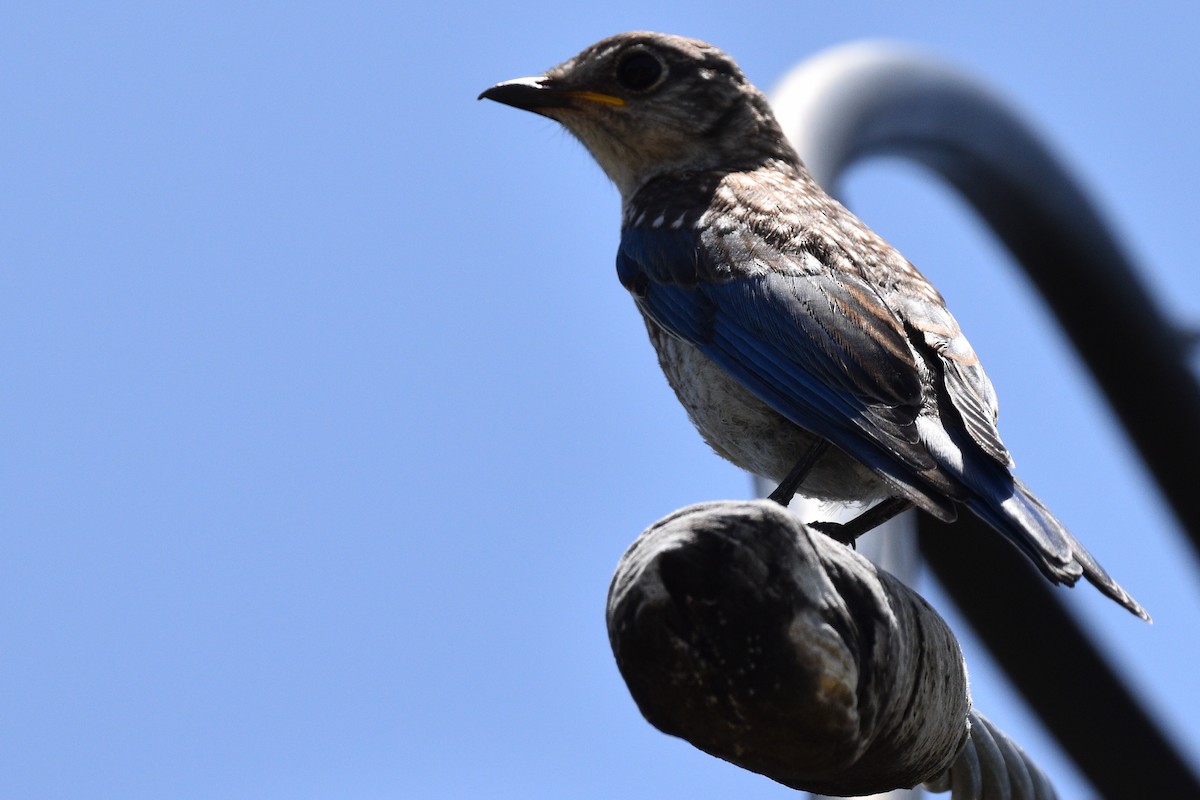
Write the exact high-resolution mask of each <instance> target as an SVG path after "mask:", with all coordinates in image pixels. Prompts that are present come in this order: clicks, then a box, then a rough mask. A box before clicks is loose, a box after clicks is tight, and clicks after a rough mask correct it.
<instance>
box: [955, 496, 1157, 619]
mask: <svg viewBox="0 0 1200 800" xmlns="http://www.w3.org/2000/svg"><path fill="white" fill-rule="evenodd" d="M967 507H968V508H970V509H971V510H972V511H973V512H975V514H976V515H978V516H979V518H980V519H982V520H983V521H984V522H986V523H988V524H989V525H991V526H992V527H993V528H995V529H996V530H997V531H999V532H1000V533H1002V534H1004V536H1005V537H1006V538H1008V539H1009V540H1010V541H1012V542H1013V543H1015V544H1016V545H1017V546H1018V547H1019V548H1021V550H1022V552H1024V553H1025V555H1027V556H1029V558H1030V559H1031V560H1032V561H1033V563H1034V564H1036V565H1037V567H1038V569H1040V570H1041V571H1042V573H1043V574H1044V575H1045V576H1046V577H1047V578H1049V579H1050V580H1051V581H1052V582H1054V583H1065V584H1067V585H1068V586H1073V585H1074V584H1075V582H1076V581H1078V580H1079V578H1080V576H1081V575H1082V576H1083V577H1084V578H1086V579H1087V580H1088V582H1089V583H1091V584H1092V585H1093V586H1095V587H1096V588H1097V589H1099V590H1100V591H1101V592H1103V593H1104V594H1106V595H1108V596H1109V597H1111V598H1112V599H1113V600H1116V601H1117V602H1118V603H1120V604H1121V605H1123V606H1125V608H1127V609H1129V611H1131V612H1132V613H1134V614H1136V615H1137V616H1139V617H1141V618H1142V619H1144V620H1146V621H1147V622H1149V621H1150V615H1149V614H1147V613H1146V610H1145V609H1144V608H1142V606H1141V605H1140V604H1139V603H1138V602H1137V601H1136V600H1134V599H1133V598H1132V597H1130V596H1129V593H1128V592H1126V591H1125V590H1124V589H1122V588H1121V586H1120V585H1119V584H1118V583H1117V582H1116V581H1114V580H1113V579H1112V578H1111V577H1110V576H1109V574H1108V573H1107V572H1105V570H1104V568H1103V567H1101V566H1100V564H1099V563H1098V562H1097V561H1096V559H1095V558H1093V557H1092V554H1091V553H1089V552H1088V551H1087V548H1085V547H1084V546H1083V545H1082V544H1080V543H1079V541H1078V540H1077V539H1076V538H1075V537H1074V536H1072V535H1071V532H1070V531H1068V530H1067V529H1066V528H1065V527H1064V526H1063V524H1062V523H1061V522H1059V521H1058V519H1057V518H1056V517H1055V516H1054V515H1053V514H1052V513H1050V509H1048V508H1046V506H1045V504H1044V503H1043V502H1042V501H1041V500H1039V499H1038V498H1037V496H1036V495H1034V494H1033V492H1031V491H1029V489H1028V488H1027V487H1026V486H1025V484H1023V483H1022V482H1021V481H1020V480H1018V479H1017V478H1016V477H1013V478H1012V493H1011V494H1010V495H1009V496H1008V497H1007V498H1005V499H1004V500H1003V501H1001V502H998V503H997V502H988V501H987V500H986V499H984V498H983V497H979V496H977V497H976V498H973V499H971V500H968V501H967Z"/></svg>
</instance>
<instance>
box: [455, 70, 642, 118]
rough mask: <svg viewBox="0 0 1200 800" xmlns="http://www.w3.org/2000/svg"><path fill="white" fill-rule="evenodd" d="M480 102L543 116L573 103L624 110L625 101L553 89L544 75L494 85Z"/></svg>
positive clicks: (602, 95)
mask: <svg viewBox="0 0 1200 800" xmlns="http://www.w3.org/2000/svg"><path fill="white" fill-rule="evenodd" d="M479 99H480V100H495V101H496V102H497V103H503V104H504V105H506V106H512V107H513V108H519V109H522V110H524V111H532V112H534V113H536V114H541V113H544V112H545V111H546V110H547V109H551V108H568V107H572V106H575V105H576V103H575V101H576V100H584V101H588V102H592V103H600V104H602V105H608V106H618V107H619V106H623V105H625V101H624V100H622V99H621V98H619V97H614V96H613V95H611V94H601V93H600V92H588V91H573V90H566V89H562V88H560V87H558V86H555V85H554V84H553V83H551V81H550V80H549V79H548V78H546V76H545V75H540V76H538V77H536V78H515V79H513V80H511V81H504V82H503V83H497V84H496V85H495V86H493V87H491V88H490V89H485V90H484V91H483V93H482V94H480V95H479Z"/></svg>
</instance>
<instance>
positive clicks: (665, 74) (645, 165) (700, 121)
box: [479, 32, 796, 199]
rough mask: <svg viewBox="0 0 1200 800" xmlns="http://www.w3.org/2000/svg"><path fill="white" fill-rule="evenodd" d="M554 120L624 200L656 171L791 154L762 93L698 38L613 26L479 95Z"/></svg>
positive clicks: (734, 165)
mask: <svg viewBox="0 0 1200 800" xmlns="http://www.w3.org/2000/svg"><path fill="white" fill-rule="evenodd" d="M479 97H480V99H483V98H487V99H489V100H495V101H496V102H499V103H504V104H506V105H510V106H514V107H516V108H521V109H525V110H526V111H533V112H535V113H537V114H541V115H543V116H546V117H549V118H551V119H553V120H556V121H558V122H559V123H561V124H562V125H563V126H564V127H565V128H566V129H567V130H569V131H570V132H571V133H572V134H574V135H575V136H576V137H577V138H578V139H579V140H580V141H581V142H583V144H584V146H585V147H587V149H588V150H589V151H590V152H591V154H592V156H593V157H595V159H596V161H598V162H599V163H600V166H601V167H602V168H603V169H604V171H605V173H607V174H608V176H609V178H611V179H612V181H613V183H615V184H616V185H617V188H618V189H620V191H621V194H622V196H623V197H625V198H626V199H628V198H629V197H631V196H632V194H633V193H634V192H635V191H636V190H637V189H638V188H639V187H640V186H642V185H643V184H645V182H646V181H648V180H650V179H651V178H653V177H656V176H658V175H661V174H664V173H670V172H680V171H695V170H721V169H727V170H730V171H733V170H737V169H747V168H753V167H755V166H758V165H760V164H761V163H763V161H765V160H766V159H769V158H775V159H780V160H784V161H789V162H790V161H795V160H796V155H795V151H793V150H792V148H791V145H789V144H788V142H787V140H786V138H785V137H784V135H783V133H782V131H781V130H780V128H779V125H778V123H776V121H775V117H774V115H773V114H772V113H771V109H770V106H769V105H768V103H767V100H766V98H765V97H764V96H763V95H762V93H761V92H759V91H758V89H756V88H754V86H753V85H751V84H750V82H749V81H747V80H746V77H745V76H744V75H743V74H742V71H741V70H740V69H738V66H737V64H735V63H734V61H733V59H732V58H730V57H729V56H728V55H726V54H725V53H724V52H722V51H721V50H718V49H717V48H716V47H713V46H712V45H710V44H707V43H705V42H701V41H697V40H695V39H686V38H683V37H681V36H668V35H665V34H661V33H645V32H635V33H622V34H618V35H617V36H612V37H610V38H608V39H605V40H603V41H601V42H597V43H596V44H594V45H592V46H591V47H588V48H587V49H585V50H584V51H583V52H581V53H580V54H579V55H577V56H575V57H574V58H572V59H570V60H569V61H566V62H564V63H562V64H559V65H558V66H557V67H554V68H553V69H551V70H549V71H547V72H546V73H545V74H544V75H539V76H537V77H532V78H518V79H516V80H511V81H505V82H504V83H498V84H496V85H495V86H493V87H491V88H490V89H487V90H486V91H484V92H483V94H481V95H480V96H479Z"/></svg>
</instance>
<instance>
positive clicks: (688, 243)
mask: <svg viewBox="0 0 1200 800" xmlns="http://www.w3.org/2000/svg"><path fill="white" fill-rule="evenodd" d="M479 99H481V100H482V99H488V100H493V101H496V102H498V103H501V104H504V105H508V106H512V107H515V108H518V109H522V110H525V111H530V112H534V113H536V114H540V115H542V116H544V117H547V118H549V119H552V120H554V121H556V122H557V123H559V124H560V125H561V126H562V127H563V128H565V129H566V130H567V131H568V132H569V133H570V134H571V135H573V136H574V137H575V138H576V139H578V140H579V141H580V142H581V143H582V144H583V146H584V147H585V148H586V149H587V150H588V152H589V153H590V154H591V155H592V157H593V158H594V159H595V160H596V162H597V163H598V164H599V166H600V167H601V169H602V170H603V171H604V172H605V174H606V175H607V176H608V178H609V179H610V180H611V181H612V183H613V184H614V185H615V186H616V188H617V190H618V191H619V193H620V196H621V239H620V243H619V245H618V249H617V257H616V268H617V276H618V278H619V279H620V282H621V283H622V285H623V286H624V287H625V288H626V289H627V290H628V291H629V293H630V294H631V295H632V296H633V299H634V302H635V303H636V305H637V308H638V310H639V311H640V312H641V315H642V317H643V318H644V322H645V325H646V329H647V332H648V334H649V338H650V341H651V343H652V344H653V346H654V349H655V350H656V351H657V355H658V360H659V365H660V366H661V368H662V370H663V372H664V373H665V375H666V378H667V382H668V383H669V384H670V386H671V388H672V389H673V390H674V392H675V394H676V396H677V397H678V399H679V401H680V402H681V404H682V405H683V406H684V408H685V409H686V411H687V414H688V416H689V418H690V419H691V421H692V423H693V424H694V425H695V426H696V428H697V429H698V430H699V432H700V434H701V436H702V437H703V438H704V440H705V441H706V442H707V443H708V444H709V445H710V446H711V447H712V449H713V450H714V451H716V453H717V454H719V455H720V456H722V457H724V458H726V459H728V460H729V461H731V462H733V463H734V464H736V465H738V466H740V467H742V468H743V469H745V470H747V471H749V472H751V473H754V474H757V475H761V476H763V477H765V478H768V479H769V480H772V481H775V482H777V483H778V487H777V488H776V489H775V491H773V492H772V493H771V494H770V498H771V499H772V500H775V501H777V502H779V503H781V504H783V505H785V506H786V505H787V504H788V503H789V502H790V500H791V499H792V498H793V496H795V495H796V494H800V495H802V496H805V497H809V498H814V499H817V500H821V501H836V502H840V503H849V504H853V505H858V506H860V507H863V508H865V509H866V510H864V511H862V512H861V513H860V514H859V516H858V517H856V518H855V519H852V520H850V521H849V522H846V523H842V524H835V523H828V522H825V523H820V522H818V523H813V525H812V526H813V527H816V528H817V529H818V530H821V531H822V532H824V533H827V534H829V535H831V536H833V537H834V538H837V539H839V540H841V541H845V542H848V543H852V542H853V541H854V539H855V538H856V537H857V536H858V535H860V534H862V533H863V532H865V531H867V530H869V529H871V528H873V527H875V526H876V525H878V524H880V523H881V522H883V521H885V520H887V519H889V518H891V517H892V516H894V515H896V514H898V513H900V512H902V511H904V510H906V509H908V508H910V507H913V506H915V507H917V508H920V509H922V510H924V511H925V512H928V513H929V514H931V515H933V516H934V517H936V518H938V519H940V520H943V521H946V522H952V521H953V520H955V519H956V518H957V517H958V514H959V513H960V511H961V510H962V509H964V508H965V509H967V510H968V511H969V512H971V513H973V514H975V515H976V516H978V517H979V518H980V519H982V520H983V521H984V522H985V523H987V525H989V526H990V527H991V528H992V529H994V530H995V531H997V532H998V533H1000V534H1001V535H1002V536H1004V537H1005V538H1006V539H1007V540H1008V541H1009V542H1011V543H1012V544H1014V545H1015V546H1016V547H1017V548H1018V549H1019V550H1020V551H1021V552H1022V553H1024V555H1025V556H1027V557H1028V558H1029V559H1030V560H1031V561H1032V562H1033V564H1034V565H1035V566H1036V567H1037V568H1038V569H1039V570H1040V571H1041V572H1042V574H1043V575H1045V577H1046V578H1048V579H1049V580H1050V581H1051V582H1052V583H1055V584H1066V585H1068V586H1073V585H1074V584H1075V583H1076V582H1077V581H1078V580H1079V578H1080V577H1083V578H1085V579H1086V580H1087V581H1089V582H1090V583H1092V584H1093V585H1094V586H1095V587H1096V588H1097V589H1099V590H1100V591H1101V592H1102V593H1103V594H1105V595H1107V596H1108V597H1110V598H1112V599H1113V600H1115V601H1116V602H1117V603H1119V604H1121V605H1122V606H1124V607H1125V608H1126V609H1128V610H1129V611H1131V612H1132V613H1134V614H1136V615H1137V616H1139V617H1141V618H1143V619H1145V620H1147V621H1149V620H1150V617H1149V615H1148V614H1147V613H1146V611H1145V609H1143V608H1142V606H1141V605H1140V604H1138V602H1137V601H1136V600H1134V599H1133V598H1132V597H1131V596H1130V595H1129V594H1128V593H1127V592H1126V591H1125V590H1124V589H1122V588H1121V587H1120V586H1119V585H1118V584H1117V582H1116V581H1115V580H1113V579H1112V578H1111V577H1110V576H1109V574H1108V573H1107V572H1106V571H1105V570H1104V568H1103V567H1101V566H1100V564H1099V563H1098V562H1097V561H1096V559H1095V558H1094V557H1093V556H1092V555H1091V554H1090V553H1089V552H1088V551H1087V549H1086V548H1084V546H1083V545H1082V544H1081V543H1080V542H1079V541H1078V540H1077V539H1076V538H1075V537H1074V536H1073V535H1072V534H1071V533H1070V532H1069V531H1068V530H1067V528H1066V527H1065V526H1064V525H1063V524H1062V523H1061V522H1060V521H1059V520H1058V519H1057V518H1056V517H1055V516H1054V515H1053V514H1052V513H1051V512H1050V510H1049V509H1048V508H1047V507H1046V505H1045V504H1044V503H1043V502H1042V501H1041V500H1039V499H1038V497H1037V496H1036V495H1035V494H1033V492H1032V491H1031V490H1030V489H1028V488H1027V487H1026V486H1025V484H1024V483H1023V482H1022V481H1021V480H1020V479H1019V478H1017V477H1016V475H1015V474H1014V472H1013V465H1014V461H1013V458H1012V456H1011V454H1010V453H1009V451H1008V449H1007V448H1006V447H1005V445H1004V443H1003V441H1002V440H1001V438H1000V433H999V430H998V429H997V419H998V414H999V410H998V403H997V398H996V392H995V390H994V388H993V386H992V383H991V381H990V379H989V378H988V376H987V374H986V373H985V372H984V369H983V366H982V365H981V363H980V361H979V358H978V356H977V354H976V353H975V350H974V349H973V348H972V347H971V345H970V343H969V342H968V341H967V338H966V337H965V336H964V335H963V332H962V330H961V328H960V327H959V324H958V322H957V321H956V320H955V318H954V317H953V316H952V315H951V313H950V311H949V310H948V309H947V307H946V303H945V300H944V299H943V297H942V295H941V294H940V293H939V292H938V290H937V289H936V288H934V286H933V285H932V284H931V283H930V282H929V281H928V280H927V279H926V278H925V277H924V276H923V275H922V274H921V273H920V272H919V271H918V270H917V269H916V267H914V266H913V265H912V264H911V263H910V262H909V261H908V260H907V259H905V258H904V256H902V255H901V254H900V253H899V252H898V251H897V250H896V249H895V248H893V247H892V246H891V245H890V244H888V243H887V242H886V241H884V239H883V238H882V237H880V236H879V235H878V234H876V233H875V232H874V231H872V230H871V229H870V228H868V227H867V225H866V224H865V223H863V222H862V221H861V220H859V219H858V217H856V216H855V215H854V214H853V213H851V212H850V211H849V210H848V209H847V208H846V207H845V206H843V205H842V204H841V203H839V202H838V201H837V200H835V199H834V198H833V197H832V196H830V195H829V194H828V193H826V192H825V190H824V189H822V188H821V187H820V186H819V185H818V184H817V183H816V181H815V180H814V179H813V178H812V176H811V175H810V174H809V172H808V171H807V169H806V168H805V166H804V164H803V162H802V161H801V159H800V157H799V155H798V154H797V153H796V151H795V149H794V148H793V147H792V145H791V144H790V143H789V141H788V139H787V137H786V136H785V135H784V133H783V131H782V129H781V128H780V126H779V123H778V122H777V120H776V119H775V116H774V113H773V111H772V109H771V106H770V104H769V102H768V100H767V98H766V97H765V95H763V93H762V92H761V91H759V90H758V89H757V88H756V87H755V86H754V85H753V84H751V83H750V81H749V80H748V79H747V78H746V76H745V75H744V74H743V73H742V71H741V69H740V68H739V67H738V65H737V64H736V63H735V61H734V60H733V59H732V58H731V57H730V56H729V55H728V54H726V53H725V52H724V51H722V50H720V49H719V48H717V47H715V46H713V45H711V44H708V43H707V42H703V41H700V40H697V39H691V38H686V37H682V36H675V35H668V34H662V33H654V32H648V31H633V32H628V33H621V34H617V35H615V36H611V37H609V38H606V39H604V40H602V41H599V42H597V43H595V44H593V45H591V46H589V47H587V48H585V49H584V50H582V51H581V52H580V53H579V54H578V55H576V56H574V57H573V58H570V59H568V60H567V61H565V62H563V63H561V64H559V65H558V66H556V67H553V68H551V69H549V70H547V71H546V72H545V73H543V74H541V75H537V76H534V77H527V78H517V79H514V80H508V81H504V82H502V83H498V84H496V85H494V86H492V87H490V88H488V89H486V90H484V91H483V93H482V94H480V95H479Z"/></svg>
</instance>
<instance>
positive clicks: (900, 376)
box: [617, 228, 960, 510]
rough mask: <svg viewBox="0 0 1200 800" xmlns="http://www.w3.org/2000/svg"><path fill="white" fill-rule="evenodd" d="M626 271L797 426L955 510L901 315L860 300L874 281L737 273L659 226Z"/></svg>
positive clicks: (630, 246) (664, 313)
mask: <svg viewBox="0 0 1200 800" xmlns="http://www.w3.org/2000/svg"><path fill="white" fill-rule="evenodd" d="M760 258H761V250H760ZM617 271H618V274H619V276H620V278H621V281H622V283H623V284H624V285H625V286H626V287H627V288H628V289H629V290H630V291H631V292H632V293H633V294H634V296H635V298H636V300H637V302H638V305H639V307H640V308H641V309H642V311H643V312H644V313H645V314H646V315H647V316H649V317H650V318H651V319H653V320H654V321H655V322H656V323H658V324H659V325H660V326H662V327H663V328H664V329H666V330H667V331H669V332H670V333H672V334H674V335H675V336H678V337H679V338H681V339H683V340H685V341H687V342H689V343H690V344H692V345H694V346H695V347H697V348H698V349H699V350H700V351H701V352H702V353H704V354H705V355H706V356H707V357H708V358H710V359H712V360H713V361H714V362H716V363H717V364H718V365H720V366H721V367H722V368H723V369H725V370H726V371H727V372H728V373H729V374H730V375H731V376H733V377H734V378H735V379H736V380H738V381H739V382H740V383H742V385H744V386H745V387H746V388H747V389H749V390H750V391H751V392H753V393H754V394H755V395H756V396H757V397H758V398H759V399H760V400H762V401H763V402H764V403H766V404H767V405H769V406H770V407H771V408H773V409H774V410H775V411H777V412H778V413H780V414H782V415H783V416H785V417H786V418H788V419H789V420H791V421H792V422H794V423H795V424H797V425H799V426H800V427H802V428H804V429H806V430H808V431H811V432H813V433H816V434H818V435H820V436H822V437H824V438H826V439H828V440H829V441H831V442H832V443H833V444H834V445H836V446H837V447H839V448H841V449H842V450H844V451H846V452H847V453H849V454H850V455H852V456H854V457H855V458H857V459H858V460H860V461H862V462H863V463H864V464H867V465H868V466H871V467H873V468H875V469H877V470H878V471H880V472H881V473H883V474H884V475H887V476H888V477H890V478H892V479H893V481H894V482H895V483H897V484H899V485H900V486H904V487H907V489H908V490H909V491H907V492H905V493H906V494H910V495H912V494H915V495H916V497H914V499H915V500H917V501H918V502H920V504H921V505H923V506H926V507H931V508H937V509H942V510H944V509H945V508H946V502H947V501H946V499H945V498H944V497H935V496H934V495H933V494H931V492H930V490H931V489H934V488H936V490H937V493H940V494H943V495H947V496H954V495H955V494H958V493H959V492H960V487H958V486H957V485H956V484H955V483H954V482H953V481H951V480H949V479H948V476H945V475H942V474H940V472H939V470H938V469H937V464H936V463H935V462H934V460H933V458H932V456H931V455H930V454H929V452H928V451H927V450H926V449H925V447H924V446H922V445H921V444H920V442H919V437H918V434H917V429H916V425H915V424H914V422H915V419H916V415H917V413H918V412H919V411H920V408H921V384H920V380H919V374H918V371H917V366H916V363H915V361H914V356H913V355H912V354H911V351H910V350H909V349H908V345H907V342H906V341H905V340H904V338H903V332H902V330H903V329H902V326H901V325H900V324H899V322H898V321H893V324H892V326H891V327H888V326H886V325H885V324H884V323H880V322H879V321H878V320H877V319H876V318H875V317H874V316H872V315H877V314H879V313H880V312H879V310H878V309H866V308H863V307H862V306H863V305H864V304H863V302H862V300H861V298H862V296H863V295H864V294H865V293H866V292H867V291H869V290H868V289H867V288H866V287H865V284H861V282H859V283H858V284H856V283H855V279H853V278H852V277H848V276H837V277H836V278H835V276H833V275H832V273H829V272H826V273H824V274H822V273H820V272H817V273H813V274H804V273H800V272H798V271H795V270H793V272H792V273H790V274H782V273H780V272H772V271H766V270H763V271H762V272H759V273H757V274H743V275H738V276H735V275H734V274H732V270H730V269H729V268H727V267H725V266H724V265H721V266H717V267H714V266H713V264H712V263H711V260H710V259H708V258H707V257H706V254H705V252H704V249H703V247H702V245H701V244H700V243H699V240H698V239H697V237H695V236H694V234H693V233H692V232H691V231H686V230H666V231H664V230H661V229H658V228H652V229H647V228H627V229H626V231H625V233H624V235H623V237H622V242H621V247H620V250H619V253H618V258H617ZM884 310H885V311H886V309H884ZM869 326H873V327H870V328H869V329H868V327H869ZM881 327H882V328H883V330H884V331H885V334H879V329H880V328H881ZM886 332H890V334H891V338H889V336H888V335H886ZM918 475H920V476H922V479H923V480H916V478H917V476H918ZM922 482H923V483H925V484H927V485H925V486H923V487H922V486H919V485H918V484H920V483H922ZM922 500H923V501H924V502H921V501H922Z"/></svg>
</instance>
